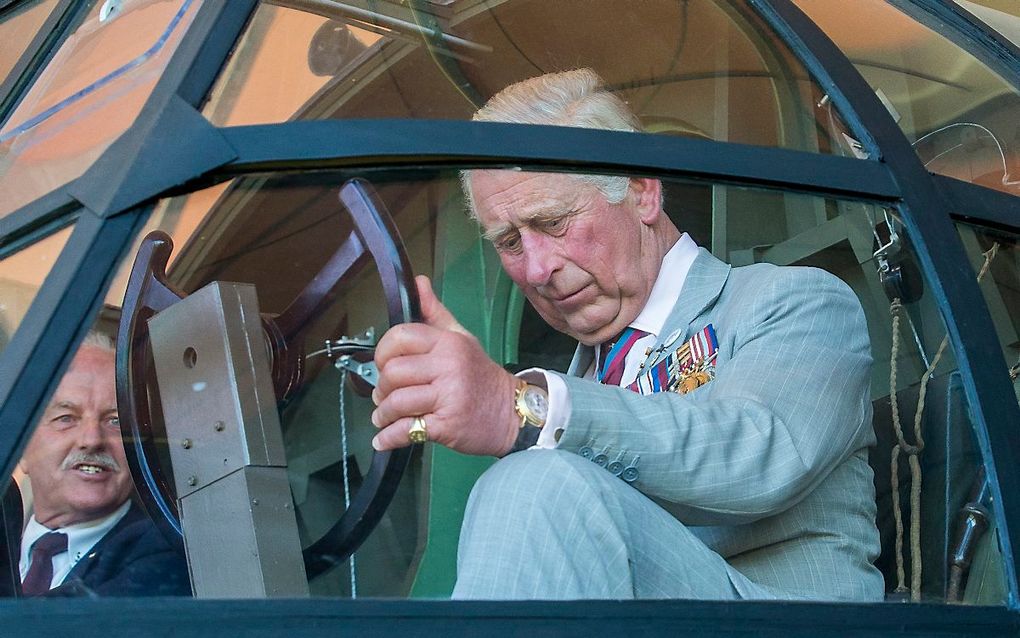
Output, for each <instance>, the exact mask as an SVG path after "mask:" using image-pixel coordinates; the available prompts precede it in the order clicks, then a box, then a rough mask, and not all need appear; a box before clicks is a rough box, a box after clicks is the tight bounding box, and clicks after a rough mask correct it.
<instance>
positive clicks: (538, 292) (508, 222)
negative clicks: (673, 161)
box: [372, 69, 883, 601]
mask: <svg viewBox="0 0 1020 638" xmlns="http://www.w3.org/2000/svg"><path fill="white" fill-rule="evenodd" d="M475 119H476V120H482V121H490V122H508V123H529V124H546V125H558V126H575V127H589V128H601V129H609V130H615V131H631V132H633V131H638V130H640V123H639V122H638V120H637V118H636V117H635V116H634V115H633V114H632V113H631V112H630V110H629V109H628V107H627V106H626V105H625V104H624V102H623V101H622V100H621V99H620V98H619V97H618V96H616V95H614V94H612V93H611V92H610V91H608V90H606V89H605V88H603V86H602V82H601V79H600V78H598V76H596V75H595V74H594V73H593V72H592V71H590V70H586V69H581V70H577V71H570V72H565V73H555V74H548V75H544V76H540V77H537V78H532V79H530V80H525V81H524V82H521V83H519V84H516V85H513V86H511V87H508V88H507V89H504V90H503V91H502V92H500V93H499V94H497V95H496V96H495V97H493V98H492V99H491V100H490V101H489V102H488V103H487V104H486V106H484V107H483V108H482V109H481V110H480V111H479V112H478V113H477V114H476V115H475ZM463 182H464V190H465V195H466V197H467V199H468V202H469V205H470V207H471V212H472V215H473V216H474V217H475V219H476V220H477V221H478V222H479V224H480V226H481V230H482V233H483V235H484V237H485V238H486V239H488V240H489V241H491V242H492V244H493V246H494V248H495V250H496V253H497V254H498V256H499V259H500V261H501V263H502V266H503V269H504V270H505V271H506V273H507V274H508V275H509V277H510V278H511V279H512V280H513V281H514V283H515V284H517V286H518V287H519V288H520V289H521V291H522V292H523V293H524V295H525V296H526V297H527V298H528V300H529V301H530V302H531V304H532V305H533V306H534V307H535V309H536V310H537V311H538V313H539V314H540V315H541V316H542V318H543V319H544V320H545V321H546V322H547V323H548V324H549V325H550V326H552V327H553V328H555V329H557V330H559V331H561V332H563V333H565V334H567V335H570V336H571V337H573V338H574V339H576V340H577V341H578V342H579V344H580V345H579V347H578V349H577V351H576V353H575V356H574V360H573V362H572V363H571V366H570V370H569V371H568V373H567V374H561V373H557V372H553V371H548V370H537V369H533V370H529V371H525V372H523V373H521V375H519V376H517V377H515V376H513V375H511V374H509V373H508V372H506V371H504V370H503V368H502V367H501V366H500V365H498V364H497V363H496V362H494V361H492V360H491V359H490V358H489V357H488V356H487V355H486V353H485V352H484V350H483V349H482V347H481V345H480V344H479V342H478V340H477V339H475V338H474V337H472V336H471V335H469V334H467V333H466V331H464V329H463V328H462V327H461V326H460V325H459V324H458V323H457V321H456V320H455V319H454V317H453V316H452V315H451V314H450V313H449V311H448V310H447V309H446V308H445V307H443V305H442V303H440V301H439V300H438V299H437V297H436V295H435V293H434V292H433V291H432V288H431V285H430V283H429V281H428V279H426V278H424V277H420V278H419V279H418V282H417V284H418V291H419V294H420V297H421V305H422V315H423V318H424V321H423V322H422V323H417V324H402V325H399V326H395V327H393V328H392V329H391V330H389V331H387V333H386V334H385V335H384V336H383V338H382V339H381V340H380V342H379V345H378V347H377V348H376V353H375V361H376V364H377V366H378V368H379V383H378V386H377V387H376V390H375V392H374V394H373V399H374V400H375V402H376V405H377V407H376V410H375V412H374V413H373V415H372V422H373V423H374V424H375V425H376V426H377V427H378V428H380V431H379V433H378V434H377V435H376V438H375V440H374V442H373V445H374V446H375V448H376V449H380V450H386V449H392V448H395V447H400V446H403V445H407V444H408V442H422V441H423V440H429V441H433V442H435V443H439V444H442V445H445V446H447V447H450V448H452V449H455V450H458V451H460V452H464V453H468V454H484V455H493V456H498V457H503V458H501V460H499V461H497V462H496V463H495V464H494V465H493V466H492V467H491V468H490V469H489V470H488V471H487V472H486V473H485V474H484V475H483V476H482V477H481V478H480V479H479V481H478V483H477V484H476V485H475V487H474V489H473V490H472V494H471V498H470V500H469V502H468V506H467V511H466V512H465V515H464V523H463V526H462V529H461V536H460V547H459V551H458V564H457V585H456V588H455V590H454V592H453V593H454V597H456V598H487V599H528V598H537V599H580V598H614V599H619V598H702V599H723V600H730V599H777V598H778V599H815V600H857V601H865V600H880V599H881V598H882V594H883V581H882V576H881V574H880V573H879V572H878V570H877V569H876V568H875V567H874V566H873V565H872V561H873V560H874V559H875V558H876V557H877V555H878V550H879V540H878V530H877V529H876V527H875V501H874V488H873V484H872V470H871V468H870V466H869V465H868V460H867V448H868V446H869V445H871V444H873V443H874V433H873V431H872V425H871V401H870V397H869V373H870V367H871V354H870V344H869V338H868V331H867V325H866V323H865V319H864V313H863V311H862V309H861V306H860V303H859V302H858V300H857V298H856V296H855V295H854V294H853V291H852V290H850V288H849V287H848V286H846V285H845V284H844V283H843V282H842V281H840V280H839V279H837V278H836V277H833V276H832V275H830V274H828V273H826V272H824V271H821V270H818V269H814V268H793V267H785V268H781V267H776V266H774V265H771V264H754V265H751V266H746V267H742V268H731V267H730V266H729V265H727V264H724V263H723V262H721V261H719V260H718V259H716V258H715V257H713V256H712V255H711V254H710V253H709V252H708V251H706V250H704V249H699V248H698V246H697V245H695V243H694V241H693V240H692V239H691V238H690V237H689V236H688V235H687V234H686V233H681V232H680V229H678V228H677V227H676V225H674V222H673V220H672V219H671V218H670V217H669V216H668V215H667V214H666V212H665V210H664V209H663V200H662V184H661V183H660V182H659V180H657V179H652V178H647V177H625V176H602V175H570V174H556V173H538V172H527V171H515V170H499V169H478V170H472V171H468V172H467V173H465V174H464V176H463ZM681 217H682V216H681Z"/></svg>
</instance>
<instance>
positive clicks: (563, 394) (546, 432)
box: [517, 368, 570, 450]
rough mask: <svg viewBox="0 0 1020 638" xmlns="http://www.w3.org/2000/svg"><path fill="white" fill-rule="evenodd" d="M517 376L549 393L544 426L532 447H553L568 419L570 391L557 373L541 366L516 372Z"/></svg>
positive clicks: (557, 443) (557, 444) (548, 448)
mask: <svg viewBox="0 0 1020 638" xmlns="http://www.w3.org/2000/svg"><path fill="white" fill-rule="evenodd" d="M517 376H518V377H520V378H521V379H524V380H525V381H527V382H528V383H531V384H534V385H538V386H542V387H544V388H545V391H546V392H547V393H548V394H549V414H548V415H546V419H545V427H543V428H542V432H541V433H540V434H539V435H538V442H537V443H535V445H534V446H532V449H534V448H541V449H545V450H552V449H555V448H556V447H557V446H559V440H560V436H561V435H562V434H563V431H564V430H566V429H567V422H568V421H570V393H569V392H567V384H566V383H564V381H563V379H561V378H560V377H559V375H557V374H554V373H552V372H549V371H547V370H543V369H541V368H528V369H527V370H522V371H521V372H518V373H517Z"/></svg>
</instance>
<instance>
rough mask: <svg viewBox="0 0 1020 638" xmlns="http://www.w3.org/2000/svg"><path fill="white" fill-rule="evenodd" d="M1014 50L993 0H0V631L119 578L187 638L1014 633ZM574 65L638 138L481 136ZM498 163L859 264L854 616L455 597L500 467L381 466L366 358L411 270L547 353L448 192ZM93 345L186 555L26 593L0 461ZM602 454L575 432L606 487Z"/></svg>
mask: <svg viewBox="0 0 1020 638" xmlns="http://www.w3.org/2000/svg"><path fill="white" fill-rule="evenodd" d="M1018 47H1020V10H1018V8H1017V7H1016V6H1015V5H1014V4H1013V3H1011V2H1006V1H1000V0H974V1H971V0H953V1H948V0H947V1H945V2H943V1H938V2H934V1H929V0H887V1H886V0H867V1H861V2H858V3H855V4H854V5H853V7H850V6H847V4H846V3H841V2H836V1H835V0H754V1H752V2H736V1H730V0H649V1H645V2H640V3H618V2H611V1H608V0H596V1H592V0H585V1H583V2H581V1H577V2H575V1H573V0H566V1H559V0H557V1H556V2H540V1H536V0H505V1H504V0H485V1H476V0H410V1H401V2H396V1H390V0H365V1H362V0H352V1H349V2H332V1H329V2H312V1H306V0H262V1H255V0H237V1H236V2H235V0H231V1H230V2H213V1H211V0H204V1H203V0H84V1H80V0H27V1H19V0H13V1H11V0H8V1H6V2H5V1H3V0H0V371H2V374H0V453H2V456H3V459H4V462H5V465H4V471H5V476H8V477H10V480H9V481H4V482H3V483H0V486H2V487H3V488H4V490H5V491H4V500H3V503H2V508H0V514H2V518H3V525H2V526H0V530H2V534H0V536H2V538H0V541H3V542H2V543H0V545H3V547H4V549H5V550H6V551H5V552H3V553H2V554H3V555H0V567H2V569H0V596H3V598H2V599H0V616H2V617H3V618H5V620H4V622H5V623H13V624H12V625H11V626H18V627H24V628H26V629H25V631H24V632H22V633H25V634H26V635H27V634H29V633H31V631H33V630H34V631H39V629H38V628H39V627H43V626H46V627H50V628H51V629H54V630H56V629H58V628H60V627H63V626H68V625H70V624H71V623H74V622H75V621H76V620H80V619H81V618H83V617H91V618H93V619H101V620H102V622H105V618H106V616H107V615H109V616H110V617H111V618H112V617H114V613H115V610H116V609H117V607H116V606H115V605H116V604H117V599H119V598H120V597H121V596H128V597H131V598H138V599H139V600H137V601H132V603H131V605H132V606H131V607H130V608H129V609H128V610H127V611H126V612H123V615H119V616H117V620H113V621H112V622H114V626H119V625H117V623H130V624H132V625H136V624H139V623H149V625H148V626H149V627H151V628H152V629H153V631H154V632H156V633H158V631H159V630H160V629H161V628H162V629H165V630H167V631H169V629H168V628H171V627H177V628H179V629H182V630H183V631H184V633H186V634H187V635H209V634H212V633H214V632H220V631H223V628H227V627H230V628H232V629H235V630H240V631H244V630H257V631H265V632H270V631H285V630H300V631H307V632H310V633H312V634H314V635H318V634H316V632H322V633H325V632H327V631H329V632H331V633H335V632H336V631H344V630H349V631H353V632H365V633H367V632H370V631H371V632H378V631H384V630H386V629H387V628H390V629H392V628H393V627H399V628H406V629H407V630H408V631H411V632H412V633H414V632H415V631H417V632H420V633H430V632H431V633H438V632H440V631H444V632H449V631H469V630H470V631H493V632H494V633H500V632H502V633H514V632H523V631H531V630H538V628H539V627H545V628H546V629H544V631H545V630H549V628H550V627H552V628H555V629H554V631H562V632H564V633H571V632H573V633H581V632H584V633H590V632H593V631H596V630H598V631H604V630H605V629H606V628H611V629H613V630H624V629H625V628H627V627H630V628H631V629H633V628H634V627H645V628H646V629H644V630H641V631H645V630H647V631H649V632H653V633H654V632H660V633H661V632H665V631H681V630H695V629H697V630H703V631H708V632H709V633H711V632H712V631H718V632H720V633H727V632H729V633H742V632H746V633H753V632H754V631H759V630H763V628H766V629H767V631H766V633H768V632H770V631H771V632H774V633H778V632H780V631H783V632H788V631H792V633H794V634H797V633H798V632H799V633H806V632H811V633H813V634H816V635H817V634H821V635H834V634H836V633H837V632H843V631H848V630H849V631H859V632H861V633H865V632H869V631H870V632H873V633H875V634H880V633H883V632H888V633H897V632H898V633H907V634H913V635H928V632H930V631H932V630H933V629H934V628H939V629H945V630H946V631H950V630H954V631H960V632H965V631H971V630H974V631H976V630H978V629H980V630H982V631H984V632H986V633H988V634H989V635H1010V634H1011V632H1014V631H1015V630H1016V628H1017V627H1018V626H1020V616H1018V615H1017V609H1018V607H1017V606H1018V604H1020V603H1018V600H1020V580H1018V578H1017V572H1016V566H1015V564H1014V549H1013V548H1014V547H1015V546H1016V543H1020V531H1018V530H1020V501H1018V497H1017V495H1018V494H1020V489H1017V488H1018V486H1020V474H1018V472H1017V469H1016V468H1017V467H1020V465H1018V460H1020V446H1018V443H1017V441H1020V438H1018V436H1017V432H1016V428H1017V426H1018V425H1020V378H1018V377H1020V244H1018V238H1020V151H1018V149H1020V127H1018V122H1020V119H1018V115H1020V49H1018ZM581 66H584V67H591V68H593V69H594V70H596V71H597V72H598V73H599V74H600V75H601V76H602V78H603V79H604V80H605V82H606V86H607V87H608V88H609V89H610V90H611V91H612V92H613V93H615V94H616V95H618V96H619V97H620V98H621V99H622V100H623V101H624V102H625V103H626V104H627V105H628V106H629V107H630V108H631V109H632V110H633V111H634V113H635V114H636V115H637V117H638V119H639V120H640V122H641V125H642V127H643V129H644V130H643V132H641V133H629V132H610V131H601V130H593V129H580V128H566V127H551V126H542V125H522V124H497V123H485V122H473V121H471V117H472V114H473V113H474V112H475V111H476V110H477V109H478V108H479V107H480V106H481V105H482V104H484V103H485V102H486V101H487V100H488V99H489V98H491V97H492V96H493V95H494V94H495V93H497V92H498V91H499V90H500V89H502V88H503V87H505V86H506V85H508V84H511V83H513V82H516V81H519V80H522V79H524V78H528V77H532V76H535V75H539V74H542V73H546V72H549V71H554V70H565V69H570V68H576V67H581ZM493 168H497V169H503V170H512V171H523V172H548V173H559V174H566V175H570V176H590V175H600V176H601V175H606V176H618V175H622V176H625V177H641V178H653V179H655V180H659V181H660V182H661V184H662V191H663V205H662V206H663V209H664V210H665V211H666V213H667V214H668V216H669V218H670V219H671V220H672V221H673V223H674V224H675V225H676V226H677V227H678V228H679V229H680V230H681V231H683V232H685V233H687V234H688V235H689V236H690V238H691V239H693V240H694V241H695V242H696V243H697V245H698V246H701V247H703V248H704V249H706V250H707V251H709V252H710V253H711V254H712V255H713V256H714V257H716V258H718V259H720V260H722V261H724V262H726V263H728V264H731V265H732V266H735V267H737V266H746V265H751V264H758V263H770V264H776V265H780V266H812V267H816V268H821V269H823V270H825V271H827V272H829V273H831V274H833V275H835V276H836V277H838V278H839V279H840V280H842V281H843V282H844V283H845V284H846V285H847V286H849V288H850V289H851V290H852V291H853V293H854V294H855V295H856V297H857V299H858V300H859V301H860V304H861V306H862V307H863V310H864V314H865V317H866V321H867V329H868V336H869V338H870V342H871V357H872V366H871V372H870V401H871V409H872V411H873V423H874V430H875V439H876V443H875V445H874V446H873V447H871V448H870V450H869V465H870V466H871V468H872V470H873V472H874V482H873V483H874V491H875V494H874V497H875V503H876V506H875V518H876V525H877V527H878V530H879V533H880V538H881V551H880V553H879V554H878V555H877V556H876V558H875V565H876V566H877V567H878V569H879V570H880V571H881V573H882V577H883V579H884V582H885V601H884V602H881V603H868V604H864V603H854V604H846V603H837V602H810V603H791V602H789V601H785V602H765V601H755V602H748V601H741V602H739V603H732V602H730V603H726V602H719V601H686V600H668V601H667V600H662V601H632V602H631V603H625V602H616V601H614V602H613V603H611V604H609V605H606V604H605V603H599V602H595V601H569V602H561V603H549V602H527V603H507V602H495V601H494V602H484V603H477V604H475V603H467V602H458V601H453V602H451V601H449V600H448V599H449V597H450V594H451V592H452V591H453V587H454V583H455V581H456V577H457V568H456V562H457V544H458V538H459V535H460V528H461V521H462V519H463V516H464V510H465V506H466V503H467V500H468V495H469V493H470V491H471V489H472V486H473V485H474V483H475V481H476V480H477V479H478V477H479V476H480V475H481V474H482V473H483V472H484V471H485V470H486V469H487V468H488V467H489V466H491V465H492V463H493V462H494V461H495V459H493V458H491V457H477V456H468V455H465V454H461V453H458V452H455V451H452V450H450V449H447V448H444V447H442V446H440V445H437V444H434V443H425V444H415V445H412V446H410V447H406V448H401V449H398V450H393V451H389V452H378V451H375V450H374V449H373V447H372V438H373V436H374V435H375V432H376V429H375V428H374V427H373V426H372V425H371V422H370V417H371V414H372V410H373V409H374V403H373V399H372V395H373V388H374V387H375V385H376V381H377V376H378V371H377V369H376V367H375V363H374V359H373V356H374V351H375V347H376V344H378V342H379V339H380V338H381V337H382V336H383V335H384V334H385V333H386V332H387V330H389V329H390V328H391V327H392V326H394V325H397V324H400V323H404V322H413V321H419V320H420V319H421V309H420V307H419V299H418V294H417V291H416V289H415V284H414V276H415V275H427V276H428V277H429V278H430V280H431V282H432V285H433V288H434V290H435V292H436V294H437V296H438V297H439V298H440V299H441V300H442V302H443V304H444V305H445V306H446V307H447V308H449V309H450V311H451V312H452V313H453V314H454V315H455V316H456V318H457V320H458V321H459V322H460V323H461V324H462V325H463V326H464V327H465V328H466V329H467V330H468V331H470V332H471V333H472V334H473V335H474V336H475V337H476V338H477V339H478V341H479V342H480V343H481V344H482V346H483V347H484V348H485V350H486V352H487V353H488V355H489V356H490V357H491V358H492V359H493V360H494V361H496V362H498V363H499V364H501V365H502V366H504V368H506V369H507V370H510V371H512V372H516V371H519V370H524V369H528V368H535V367H537V368H544V369H551V370H560V371H562V370H566V369H567V367H568V365H569V364H570V362H571V356H572V354H573V352H574V348H575V346H576V342H574V341H573V340H572V339H570V338H568V337H566V336H565V335H562V334H560V333H558V332H556V331H555V330H553V329H552V328H551V327H550V326H548V325H547V324H546V323H545V322H544V321H543V320H542V318H541V317H540V316H539V313H538V312H537V311H536V310H535V309H534V308H533V307H532V306H531V305H530V304H529V302H528V301H527V300H526V299H525V297H524V295H523V294H522V292H521V291H520V290H519V289H518V288H517V287H515V285H514V284H513V282H512V281H511V280H510V278H509V276H508V275H507V274H506V272H504V271H503V269H502V268H501V265H500V259H499V256H498V255H497V253H496V251H495V250H494V248H493V246H492V245H491V244H490V243H489V242H488V241H487V240H485V239H484V238H482V237H481V235H480V233H479V229H478V224H477V223H476V222H475V221H474V220H472V219H471V218H470V217H469V215H468V214H467V210H468V203H467V202H466V200H465V195H464V192H463V190H462V173H463V171H467V170H472V169H493ZM87 335H88V336H87ZM94 335H100V336H101V337H100V338H101V339H102V341H101V343H102V344H105V345H103V348H104V352H106V353H107V354H108V355H109V365H110V366H111V367H110V368H109V371H110V375H109V377H110V381H111V383H110V386H111V390H110V392H111V393H112V394H110V398H109V399H108V401H113V400H114V399H115V406H114V407H115V408H116V409H117V411H118V421H117V423H116V424H114V426H112V429H110V430H109V431H104V432H105V433H104V436H109V437H112V438H111V439H110V440H113V439H114V438H115V439H116V441H117V442H118V444H122V445H123V455H124V457H123V464H124V465H125V467H123V468H122V469H123V471H124V472H125V473H126V474H127V475H128V476H130V483H131V489H130V496H129V498H128V500H127V501H120V502H118V503H116V506H117V507H118V508H123V509H124V511H127V509H128V508H129V505H128V503H130V509H131V512H136V513H137V516H138V517H139V520H145V521H148V524H149V525H151V527H152V529H151V530H150V532H151V533H152V534H153V538H154V539H158V543H159V544H160V546H161V547H165V552H166V556H172V557H173V558H172V559H171V560H172V561H173V562H174V564H176V565H177V567H179V568H180V569H181V570H185V571H186V573H187V577H186V581H187V582H186V590H187V591H184V590H182V591H181V592H179V594H180V595H176V596H174V597H162V598H157V599H153V602H151V603H150V602H148V601H147V600H142V597H144V594H140V593H138V592H137V590H132V592H131V593H127V594H117V593H111V594H109V595H107V594H103V593H102V591H101V590H98V589H96V590H90V589H89V586H86V585H83V586H82V587H83V588H84V589H82V588H78V589H77V590H76V593H74V594H64V595H66V596H70V597H61V598H60V599H59V600H58V599H48V598H47V596H45V595H39V596H28V595H26V593H25V591H24V590H23V587H24V582H25V579H26V573H25V572H26V571H27V568H26V566H25V563H26V562H27V556H28V550H27V549H25V548H23V547H22V537H23V535H25V534H26V533H34V532H32V530H33V527H32V523H30V521H34V520H35V519H34V518H33V514H34V509H33V503H34V502H35V501H37V499H38V498H39V497H40V494H39V486H38V485H37V486H33V481H32V476H31V474H32V472H31V470H30V469H26V466H27V465H28V464H26V462H25V460H24V459H25V457H24V456H23V455H25V454H27V453H30V452H31V446H32V444H31V440H32V437H33V434H34V433H36V432H38V431H40V430H42V429H43V428H44V427H45V425H43V424H42V423H43V422H44V421H45V419H44V417H45V415H47V414H48V410H49V409H50V408H51V407H52V405H53V404H54V402H55V399H53V397H54V396H57V397H59V396H60V392H61V388H62V387H63V386H62V385H61V381H62V378H63V377H64V375H65V374H67V373H71V372H74V371H76V370H77V368H76V367H75V366H76V365H78V364H77V362H78V359H77V358H76V356H77V354H76V353H78V352H81V351H82V350H84V349H86V348H89V347H92V348H96V347H97V345H96V344H97V343H100V342H99V341H96V340H95V338H94ZM83 343H84V344H85V345H82V344H83ZM789 365H790V366H797V365H800V363H799V362H797V361H794V360H791V361H790V362H789ZM775 382H776V383H781V382H782V379H776V380H775ZM804 391H805V392H810V389H808V388H805V389H804ZM54 393H56V394H54ZM620 452H621V451H620V450H613V449H595V450H592V451H591V453H592V454H593V455H601V456H602V457H604V463H603V465H609V464H610V463H613V462H618V463H619V465H620V470H621V472H622V471H623V470H624V466H626V464H627V463H628V459H626V458H623V456H622V455H621V454H620ZM114 456H115V457H116V455H114ZM117 459H119V457H117ZM68 462H70V461H68ZM629 462H631V463H634V462H635V461H629ZM89 463H91V465H89ZM104 463H106V461H103V460H102V459H98V460H97V459H92V460H88V459H86V460H79V461H78V464H79V465H78V466H77V467H78V469H79V470H81V472H83V473H86V474H100V475H102V474H103V472H104V471H107V470H108V469H109V466H108V465H104ZM636 467H638V468H639V467H640V465H637V466H636ZM82 468H84V469H82ZM89 480H93V481H95V482H98V481H99V480H100V479H99V478H96V477H92V478H91V479H89ZM126 494H127V493H126V492H125V495H126ZM43 498H44V499H45V495H43ZM41 503H42V504H43V505H45V502H44V501H43V502H41ZM121 503H124V504H123V505H121ZM118 511H119V510H118ZM121 515H122V514H121ZM131 515H132V516H134V515H135V514H131ZM72 540H73V539H72ZM86 554H87V552H86ZM86 561H87V556H86ZM68 569H74V567H73V565H72V566H70V567H68ZM156 571H157V572H158V569H157V570H156ZM182 573H183V571H182ZM50 577H51V578H54V579H57V578H58V576H56V575H50ZM147 577H148V578H154V579H158V577H159V574H158V573H149V574H147ZM54 582H56V581H54ZM182 582H183V581H182ZM156 594H157V595H159V593H158V592H156ZM107 598H111V599H113V600H112V601H108V600H106V599H107ZM196 599H197V600H196ZM209 601H213V602H209ZM51 612H52V613H51ZM508 615H513V616H516V618H514V619H511V620H507V616H508ZM33 623H37V624H33ZM391 623H392V624H391ZM543 623H545V624H543ZM100 624H102V623H100ZM125 626H126V625H125ZM189 632H190V633H189ZM84 633H86V634H88V631H85V632H84ZM950 633H951V631H950Z"/></svg>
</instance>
